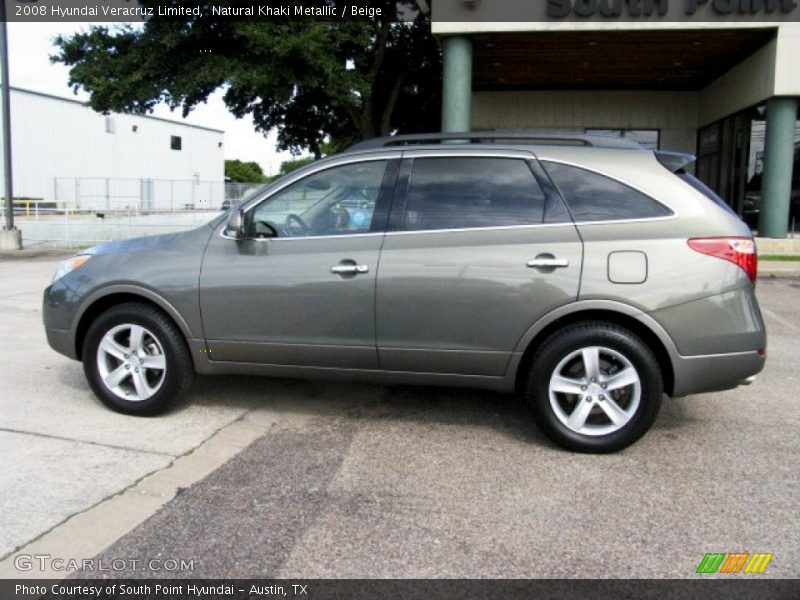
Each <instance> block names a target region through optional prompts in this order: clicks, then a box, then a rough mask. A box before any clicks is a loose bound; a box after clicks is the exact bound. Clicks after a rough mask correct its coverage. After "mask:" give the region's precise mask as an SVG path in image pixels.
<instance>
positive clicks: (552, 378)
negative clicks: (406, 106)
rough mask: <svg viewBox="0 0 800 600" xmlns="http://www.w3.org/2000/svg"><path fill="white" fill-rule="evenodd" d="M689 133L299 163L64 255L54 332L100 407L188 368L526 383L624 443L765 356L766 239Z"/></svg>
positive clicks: (480, 145)
mask: <svg viewBox="0 0 800 600" xmlns="http://www.w3.org/2000/svg"><path fill="white" fill-rule="evenodd" d="M692 160H693V157H691V156H688V155H682V154H674V153H665V152H658V151H656V152H653V151H649V150H644V149H642V148H641V147H640V146H638V145H636V144H635V143H632V142H628V141H625V140H620V139H616V138H614V139H612V138H603V137H593V136H577V135H576V136H566V135H565V136H562V135H547V134H533V133H532V134H527V133H503V134H500V133H497V132H493V133H483V134H453V135H446V134H431V135H421V136H395V137H390V138H381V139H378V140H372V141H369V142H365V143H362V144H358V145H357V146H354V147H353V148H351V149H349V150H348V151H346V152H344V153H342V154H339V155H337V156H333V157H331V158H327V159H324V160H320V161H318V162H315V163H313V164H311V165H309V166H307V167H306V168H304V169H302V170H299V171H296V172H294V173H292V174H290V175H287V176H286V177H284V178H283V179H281V180H279V181H276V182H275V183H273V184H272V185H270V186H269V187H267V188H265V189H263V190H261V191H260V192H259V193H257V194H256V195H255V196H254V197H251V198H250V199H248V200H246V201H245V202H243V203H242V204H241V205H239V206H238V207H236V208H234V209H231V210H230V211H228V212H227V213H225V214H223V215H220V216H219V217H218V218H217V219H215V220H213V221H212V222H211V223H209V224H208V225H206V226H203V227H200V228H199V229H196V230H193V231H188V232H184V233H174V234H168V235H159V236H153V237H144V238H139V239H132V240H125V241H118V242H111V243H108V244H103V245H100V246H97V247H95V248H92V249H89V250H87V251H85V252H82V253H81V254H79V255H77V256H75V257H73V258H71V259H69V260H67V261H65V262H64V263H63V264H62V265H61V266H60V268H59V269H58V272H57V273H56V275H55V278H54V280H53V283H52V285H51V286H50V287H49V288H47V290H46V291H45V295H44V323H45V328H46V331H47V339H48V341H49V343H50V345H51V346H52V347H53V348H54V349H56V350H57V351H59V352H61V353H63V354H66V355H67V356H69V357H71V358H75V359H79V360H82V361H83V367H84V371H85V372H86V377H87V379H88V381H89V385H90V386H91V387H92V389H93V390H94V392H95V394H97V396H98V397H99V398H100V400H102V401H103V402H104V403H105V404H107V405H108V406H109V407H111V408H113V409H114V410H118V411H121V412H125V413H131V414H137V415H145V414H152V413H156V412H159V411H162V410H164V409H165V408H166V407H167V405H168V404H169V402H170V401H172V400H174V399H175V398H176V397H177V396H179V395H180V394H181V393H183V392H185V391H186V390H187V389H188V387H189V384H190V382H191V381H192V378H193V375H194V374H195V373H202V374H216V373H242V374H259V375H268V376H275V377H301V378H312V377H314V378H334V379H360V380H367V381H374V382H380V383H403V384H436V385H447V386H467V387H478V388H487V389H491V390H497V391H500V392H514V391H518V392H520V393H522V394H523V395H524V397H525V399H526V402H527V404H528V405H529V406H530V408H531V410H532V413H533V416H534V418H535V420H536V422H537V423H538V424H539V426H540V427H541V428H542V430H543V431H544V432H545V433H546V434H547V435H548V436H550V438H552V439H553V440H554V441H555V442H557V443H558V444H561V445H562V446H564V447H566V448H569V449H572V450H578V451H586V452H609V451H614V450H618V449H620V448H623V447H625V446H628V445H629V444H631V443H633V442H634V441H635V440H637V439H638V438H639V437H641V436H642V435H643V434H644V433H645V431H647V429H648V428H649V427H650V426H651V424H652V423H653V421H654V420H655V418H656V415H657V413H658V409H659V405H660V403H661V397H662V395H663V394H664V393H666V394H668V395H670V396H673V397H677V396H686V395H688V394H697V393H701V392H711V391H718V390H725V389H730V388H733V387H735V386H737V385H740V384H742V383H749V382H750V381H751V380H752V378H753V376H754V375H755V374H756V373H758V372H759V371H761V369H762V368H763V367H764V361H765V346H766V335H765V331H764V323H763V321H762V318H761V314H760V312H759V308H758V304H757V302H756V298H755V295H754V291H753V286H754V282H755V277H756V249H755V245H754V243H753V240H752V238H751V234H750V231H749V230H748V228H747V227H746V226H745V225H744V223H743V222H742V221H741V220H740V219H739V218H738V217H737V216H736V215H735V214H734V213H733V212H731V211H730V209H728V207H727V206H726V205H725V203H724V202H723V201H722V200H720V199H719V198H718V197H716V196H715V195H714V193H713V192H711V191H710V190H709V189H708V188H706V187H705V186H704V185H703V184H702V183H700V182H699V181H698V180H697V179H695V178H694V177H692V176H691V175H689V174H687V173H686V172H684V170H683V168H684V167H686V166H687V165H688V164H690V163H691V162H692Z"/></svg>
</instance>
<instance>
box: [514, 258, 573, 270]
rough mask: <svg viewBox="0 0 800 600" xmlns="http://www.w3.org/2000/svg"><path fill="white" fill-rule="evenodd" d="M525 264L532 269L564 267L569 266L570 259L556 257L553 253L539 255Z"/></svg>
mask: <svg viewBox="0 0 800 600" xmlns="http://www.w3.org/2000/svg"><path fill="white" fill-rule="evenodd" d="M525 266H526V267H530V268H531V269H563V268H564V267H568V266H569V261H568V260H567V259H566V258H556V257H554V256H552V255H550V256H537V257H536V258H532V259H530V260H529V261H528V262H526V263H525Z"/></svg>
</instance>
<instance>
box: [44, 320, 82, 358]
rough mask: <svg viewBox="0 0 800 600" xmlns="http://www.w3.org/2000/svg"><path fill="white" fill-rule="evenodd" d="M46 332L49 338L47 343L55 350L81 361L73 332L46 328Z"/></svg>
mask: <svg viewBox="0 0 800 600" xmlns="http://www.w3.org/2000/svg"><path fill="white" fill-rule="evenodd" d="M44 332H45V335H46V336H47V343H48V344H50V347H51V348H52V349H53V350H55V351H56V352H58V353H60V354H63V355H64V356H68V357H69V358H72V359H74V360H79V359H78V355H77V354H76V353H75V338H74V337H73V335H72V332H71V331H69V330H64V329H54V328H52V327H45V328H44Z"/></svg>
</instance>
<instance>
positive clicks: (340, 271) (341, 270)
mask: <svg viewBox="0 0 800 600" xmlns="http://www.w3.org/2000/svg"><path fill="white" fill-rule="evenodd" d="M331 273H334V274H336V275H358V274H360V273H369V266H367V265H352V264H341V265H335V266H333V267H331Z"/></svg>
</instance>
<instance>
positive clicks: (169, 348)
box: [82, 303, 194, 415]
mask: <svg viewBox="0 0 800 600" xmlns="http://www.w3.org/2000/svg"><path fill="white" fill-rule="evenodd" d="M82 360H83V369H84V372H85V374H86V378H87V380H88V382H89V385H90V386H91V388H92V390H93V391H94V393H95V395H97V397H98V398H99V399H100V400H101V401H102V402H103V403H104V404H106V405H107V406H108V407H110V408H112V409H114V410H116V411H118V412H122V413H126V414H133V415H151V414H156V413H159V412H162V411H164V410H165V409H166V408H167V406H168V405H169V404H170V402H172V401H173V400H175V399H176V398H177V397H178V396H180V395H181V394H182V393H183V392H185V391H186V389H187V388H188V387H189V385H190V383H191V381H192V378H193V376H194V369H193V366H192V361H191V357H190V355H189V350H188V348H187V347H186V342H185V341H184V339H183V335H182V334H181V332H180V331H179V330H178V328H177V327H176V326H175V324H174V323H173V322H172V321H171V320H170V319H169V318H168V317H167V316H166V315H164V314H163V313H162V312H161V311H160V310H158V309H157V308H155V307H152V306H149V305H146V304H140V303H125V304H120V305H118V306H115V307H113V308H111V309H109V310H107V311H106V312H104V313H102V314H101V315H100V316H99V317H98V318H97V319H96V320H95V321H94V323H92V325H91V326H90V327H89V330H88V332H87V334H86V340H85V342H84V344H83V356H82Z"/></svg>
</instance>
